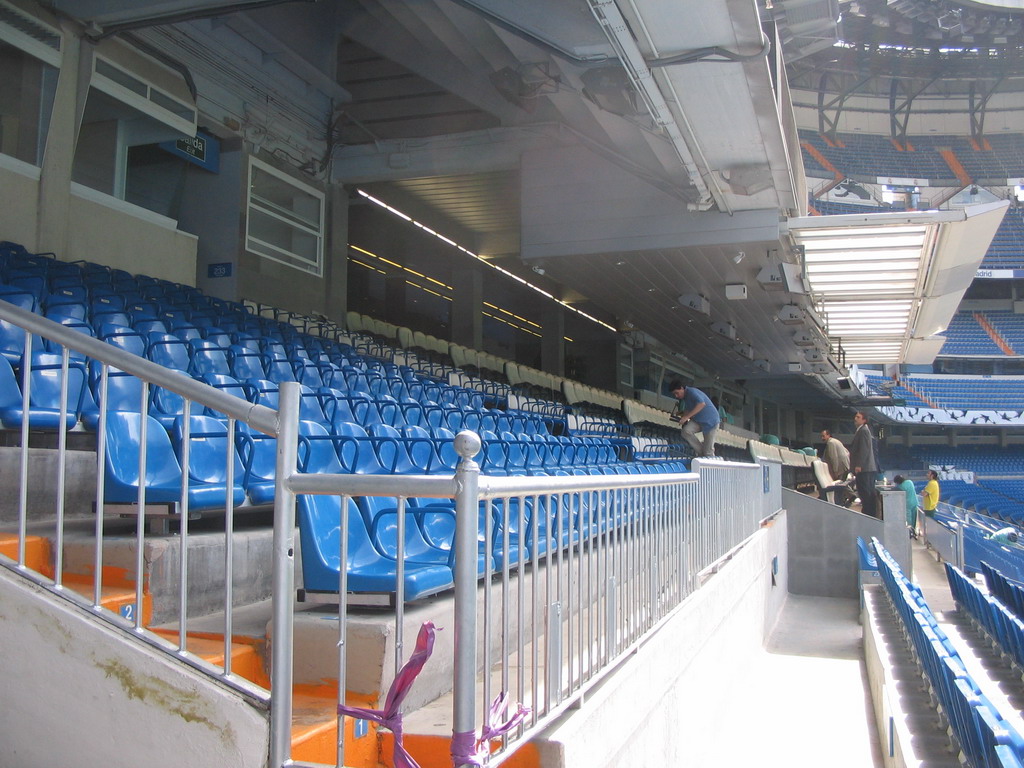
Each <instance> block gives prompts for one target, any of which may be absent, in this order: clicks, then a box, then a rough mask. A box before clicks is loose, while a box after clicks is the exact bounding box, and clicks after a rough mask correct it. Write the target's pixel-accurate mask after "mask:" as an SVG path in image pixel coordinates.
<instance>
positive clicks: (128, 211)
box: [0, 155, 197, 285]
mask: <svg viewBox="0 0 1024 768" xmlns="http://www.w3.org/2000/svg"><path fill="white" fill-rule="evenodd" d="M0 189H3V190H4V197H3V206H2V207H0V240H10V241H12V242H15V243H20V244H21V245H24V246H25V247H26V248H27V249H28V250H30V251H37V250H39V245H38V242H37V240H36V222H37V221H38V219H39V204H38V201H39V169H38V168H35V167H33V166H31V165H27V164H25V163H20V162H18V161H17V160H14V159H12V158H9V157H6V156H3V155H0ZM67 215H68V232H69V233H70V234H69V235H68V247H67V250H66V252H65V253H58V254H57V257H58V258H59V259H62V260H63V261H75V260H78V259H85V260H87V261H95V262H97V263H99V264H106V265H107V266H110V267H115V268H117V269H124V270H127V271H128V272H131V273H132V274H142V275H150V276H151V277H159V278H162V279H164V280H170V281H172V282H175V283H184V284H186V285H195V282H196V248H197V238H196V236H195V235H190V234H189V233H187V232H182V231H181V230H179V229H177V227H176V224H175V222H174V220H173V219H168V218H166V217H164V216H160V215H159V214H156V213H153V212H151V211H147V210H146V209H144V208H139V207H138V206H135V205H131V204H130V203H125V202H123V201H121V200H117V199H116V198H113V197H109V196H108V195H103V194H100V193H98V192H95V191H94V190H90V189H87V188H85V187H82V186H81V185H77V184H76V185H73V188H72V195H71V205H70V210H69V211H68V213H67Z"/></svg>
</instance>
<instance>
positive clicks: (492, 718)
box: [452, 691, 530, 766]
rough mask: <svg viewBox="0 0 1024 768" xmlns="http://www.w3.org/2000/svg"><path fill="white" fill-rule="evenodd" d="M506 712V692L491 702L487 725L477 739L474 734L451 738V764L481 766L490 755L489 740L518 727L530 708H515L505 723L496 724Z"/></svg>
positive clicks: (457, 734)
mask: <svg viewBox="0 0 1024 768" xmlns="http://www.w3.org/2000/svg"><path fill="white" fill-rule="evenodd" d="M507 710H508V692H507V691H502V692H501V693H499V694H498V695H497V696H496V697H495V699H494V701H492V702H491V706H490V709H489V710H488V715H487V724H486V725H484V727H483V730H482V731H481V733H480V737H479V738H477V735H476V734H475V733H456V734H454V735H453V736H452V762H453V763H454V764H455V765H456V766H460V765H475V766H483V765H485V764H486V762H487V758H488V757H489V756H490V754H491V739H496V738H498V737H499V736H504V735H505V734H506V733H508V732H509V731H511V730H512V729H513V728H515V727H516V726H518V725H519V724H520V723H521V722H523V720H525V719H526V716H527V715H528V714H530V708H529V707H524V706H523V705H522V704H520V705H518V706H517V707H516V711H515V714H513V715H512V716H511V717H510V718H509V719H508V720H506V721H505V722H503V723H502V722H498V721H499V719H500V718H501V717H503V716H504V715H505V712H506V711H507Z"/></svg>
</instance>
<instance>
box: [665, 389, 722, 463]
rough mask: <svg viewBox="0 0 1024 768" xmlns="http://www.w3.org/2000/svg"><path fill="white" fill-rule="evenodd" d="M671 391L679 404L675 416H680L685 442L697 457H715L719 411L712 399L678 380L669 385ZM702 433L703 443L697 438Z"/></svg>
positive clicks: (673, 411) (673, 410)
mask: <svg viewBox="0 0 1024 768" xmlns="http://www.w3.org/2000/svg"><path fill="white" fill-rule="evenodd" d="M668 387H669V390H670V391H671V392H672V397H674V398H675V399H676V400H678V401H679V402H677V403H676V407H675V408H673V409H672V414H673V416H674V415H676V414H679V426H680V428H681V429H682V431H683V440H685V441H686V442H687V443H688V444H689V446H690V447H691V448H693V453H694V455H695V456H700V457H703V458H708V457H711V456H714V455H715V436H716V435H717V434H718V423H719V416H718V409H717V408H716V407H715V405H714V403H712V402H711V398H710V397H708V396H707V395H705V394H704V393H703V392H701V391H700V390H699V389H697V388H696V387H691V386H689V385H688V384H686V383H685V382H682V381H679V380H676V381H673V382H672V383H671V384H669V385H668ZM698 431H700V432H702V433H703V435H704V441H703V442H701V440H700V438H698V437H697V432H698Z"/></svg>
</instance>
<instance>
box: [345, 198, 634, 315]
mask: <svg viewBox="0 0 1024 768" xmlns="http://www.w3.org/2000/svg"><path fill="white" fill-rule="evenodd" d="M356 192H358V193H359V194H360V195H361V196H362V197H364V198H366V199H367V200H369V201H370V202H371V203H374V204H375V205H379V206H380V207H381V208H384V209H385V210H386V211H388V212H389V213H393V214H395V215H396V216H399V217H401V218H403V219H405V220H406V221H408V222H409V223H410V224H415V225H416V226H417V227H419V228H420V229H422V230H423V231H424V232H426V233H428V234H430V235H433V236H434V237H436V238H438V239H439V240H442V241H443V242H445V243H448V244H449V245H452V246H454V247H455V248H458V249H459V250H460V251H462V252H463V253H465V254H466V255H467V256H472V257H473V258H474V259H476V260H477V261H479V262H480V263H481V264H486V265H487V266H488V267H490V268H491V269H494V270H497V271H498V272H500V273H501V274H503V275H505V276H506V277H509V278H511V279H513V280H515V281H516V282H517V283H520V284H521V285H524V286H526V287H527V288H530V289H531V290H534V291H536V292H537V293H539V294H540V295H542V296H544V297H546V298H549V299H551V300H552V301H554V302H555V303H557V304H560V305H561V306H563V307H565V308H566V309H568V310H570V311H572V312H575V313H576V314H577V315H579V316H580V317H584V318H586V319H587V320H590V321H591V322H592V323H597V324H598V325H600V326H602V327H603V328H607V329H608V330H609V331H614V330H616V329H615V327H614V326H611V325H608V323H606V322H603V321H602V320H598V319H597V318H596V317H594V316H592V315H588V314H587V313H586V312H584V311H582V310H579V309H576V307H574V306H572V305H571V304H569V303H567V302H564V301H562V300H561V299H558V298H556V297H555V296H554V295H553V294H551V293H548V292H547V291H545V290H544V289H543V288H540V287H538V286H536V285H534V284H533V283H530V282H527V281H526V280H524V279H523V278H521V277H519V276H518V275H514V274H512V273H511V272H509V271H508V270H506V269H502V268H501V267H499V266H498V265H497V264H491V263H490V262H489V261H488V260H487V259H485V258H483V257H482V256H480V255H479V254H476V253H473V252H472V251H471V250H469V249H468V248H464V247H463V246H461V245H459V244H458V243H456V242H455V241H454V240H450V239H449V238H447V237H444V236H443V235H441V234H439V233H437V232H435V231H434V230H432V229H431V228H430V227H428V226H426V225H424V224H421V223H420V222H418V221H416V220H415V219H414V218H412V217H411V216H408V215H406V214H404V213H402V212H401V211H399V210H398V209H397V208H392V207H391V206H390V205H388V204H387V203H385V202H383V201H382V200H378V199H377V198H376V197H374V196H373V195H371V194H369V193H367V192H364V191H363V190H361V189H357V190H356Z"/></svg>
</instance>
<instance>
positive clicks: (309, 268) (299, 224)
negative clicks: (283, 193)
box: [245, 157, 327, 277]
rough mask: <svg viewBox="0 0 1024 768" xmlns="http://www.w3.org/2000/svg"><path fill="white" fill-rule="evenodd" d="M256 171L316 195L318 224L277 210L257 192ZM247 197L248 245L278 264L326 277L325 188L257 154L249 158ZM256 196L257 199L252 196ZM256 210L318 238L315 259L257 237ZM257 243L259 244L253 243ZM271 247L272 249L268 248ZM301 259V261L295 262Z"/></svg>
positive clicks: (308, 193)
mask: <svg viewBox="0 0 1024 768" xmlns="http://www.w3.org/2000/svg"><path fill="white" fill-rule="evenodd" d="M257 171H262V172H264V173H266V174H268V175H270V176H273V177H274V178H275V179H277V180H279V181H281V182H283V183H285V184H287V185H288V186H290V187H293V188H294V189H296V190H298V191H300V192H302V193H303V194H306V195H309V196H310V197H312V198H314V199H315V200H316V201H317V203H318V224H319V227H318V228H316V229H314V228H313V227H311V226H308V225H306V224H305V223H304V222H303V221H302V220H301V218H300V217H298V216H295V215H294V214H292V215H283V214H282V213H280V212H279V211H278V210H276V208H277V206H274V205H273V203H272V202H271V201H269V200H261V199H260V196H259V195H258V194H257V195H254V190H253V179H254V176H255V173H256V172H257ZM246 181H247V183H246V198H245V249H246V250H247V251H248V252H249V253H252V254H254V255H256V256H259V257H260V258H263V259H267V260H268V261H273V262H276V263H278V264H284V265H285V266H286V267H291V268H292V269H296V270H298V271H300V272H303V273H305V274H309V275H313V276H315V277H323V271H324V269H323V267H324V215H325V209H326V199H327V196H326V194H325V193H324V192H322V191H320V190H318V189H316V188H315V187H313V186H310V185H309V184H305V183H303V182H301V181H299V180H298V179H296V178H295V177H294V176H291V175H289V174H287V173H285V172H284V171H281V170H278V169H277V168H275V167H274V166H272V165H270V164H269V163H265V162H263V161H262V160H260V159H258V158H256V157H250V158H249V168H248V172H247V179H246ZM254 197H255V198H256V200H255V202H254V199H253V198H254ZM254 211H256V212H258V213H259V214H261V215H263V216H269V217H270V218H272V219H274V220H276V221H278V222H279V223H281V224H282V225H284V226H286V227H290V228H292V229H294V230H297V231H299V232H302V233H303V234H306V235H311V236H312V237H314V238H315V240H316V259H315V261H310V260H309V259H308V258H307V257H305V256H303V255H301V254H298V253H295V252H294V251H287V250H284V249H282V248H280V247H279V246H277V245H274V244H273V243H268V242H267V241H266V240H262V239H260V238H259V237H256V236H255V235H254V234H253V233H252V231H251V230H252V221H253V212H254ZM254 245H255V246H256V247H254ZM268 251H270V252H268ZM274 252H277V253H281V254H283V255H284V256H286V257H287V258H279V257H277V256H275V255H274ZM296 262H298V263H296Z"/></svg>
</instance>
